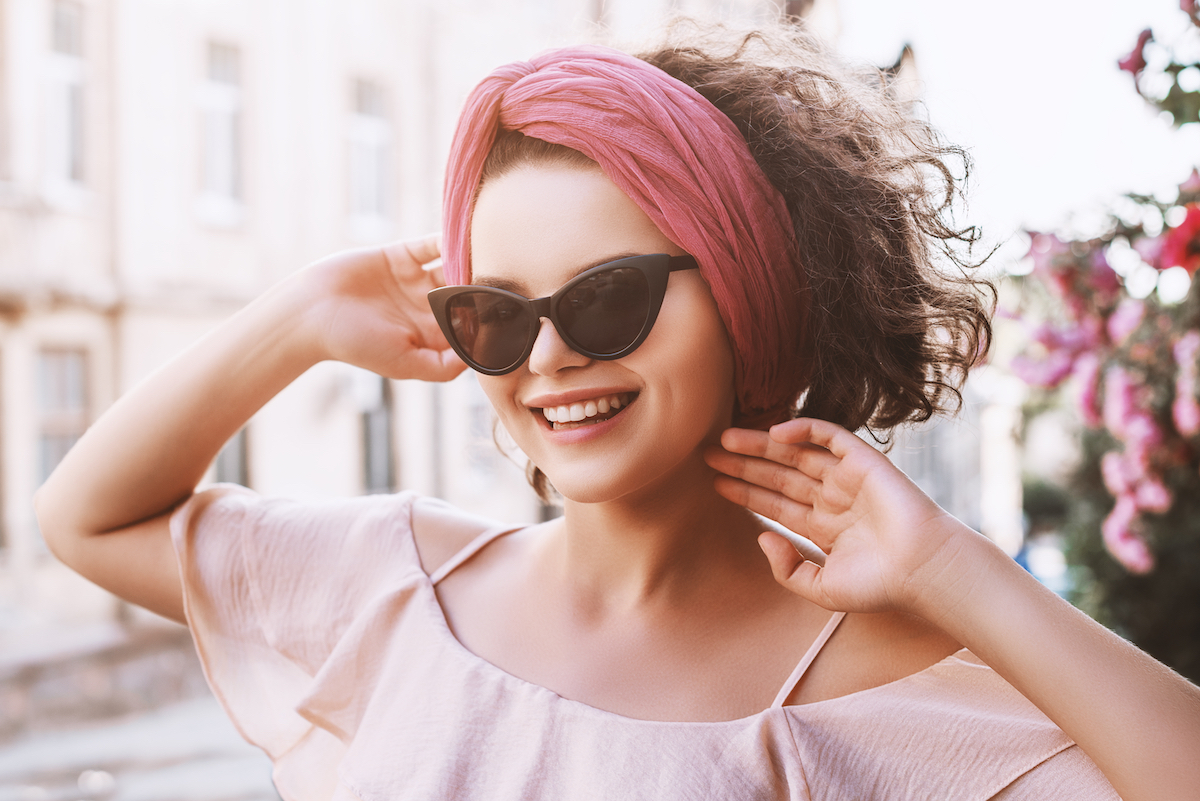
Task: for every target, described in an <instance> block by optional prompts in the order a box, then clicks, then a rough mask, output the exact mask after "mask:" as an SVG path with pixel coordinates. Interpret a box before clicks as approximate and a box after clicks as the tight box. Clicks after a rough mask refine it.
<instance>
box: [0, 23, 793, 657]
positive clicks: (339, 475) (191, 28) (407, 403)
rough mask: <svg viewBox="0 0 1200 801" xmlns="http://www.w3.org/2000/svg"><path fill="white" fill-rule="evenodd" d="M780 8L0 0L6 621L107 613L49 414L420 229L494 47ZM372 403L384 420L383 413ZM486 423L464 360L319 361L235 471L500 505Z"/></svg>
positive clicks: (296, 493) (342, 491)
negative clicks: (428, 380) (48, 515)
mask: <svg viewBox="0 0 1200 801" xmlns="http://www.w3.org/2000/svg"><path fill="white" fill-rule="evenodd" d="M780 8H781V6H780V5H779V4H778V3H777V2H775V0H727V1H726V2H716V0H686V1H684V0H677V1H676V2H669V1H668V0H654V1H653V2H646V1H645V0H605V1H604V2H599V0H521V1H520V2H514V1H513V0H482V2H473V3H467V2H465V0H444V1H443V2H438V3H433V2H424V1H421V0H408V1H406V2H394V1H389V0H307V1H306V2H303V3H297V2H295V0H172V2H169V3H164V2H161V0H74V1H73V2H72V1H71V0H0V646H4V645H11V644H12V643H13V642H14V641H15V640H14V638H18V639H19V636H20V634H21V632H26V633H28V632H31V631H32V632H36V631H37V630H38V628H37V627H38V626H40V625H43V624H47V623H55V622H58V623H65V624H72V625H73V624H77V623H86V622H89V621H98V620H105V619H109V618H112V617H113V616H114V615H118V614H127V612H122V611H121V607H120V605H119V604H117V603H116V602H115V601H114V600H113V599H112V598H111V597H109V596H107V595H106V594H105V593H103V592H101V591H98V590H96V589H95V588H94V587H92V586H91V585H90V584H88V583H87V582H86V581H84V580H82V579H80V578H78V577H77V576H75V575H74V574H72V573H71V572H70V571H68V570H66V569H65V568H63V567H62V566H61V565H59V564H58V563H57V562H55V561H54V560H53V559H52V558H51V557H50V555H49V554H48V552H47V551H46V548H45V546H44V544H43V543H42V542H41V539H40V536H39V534H38V532H37V527H36V521H35V520H34V517H33V513H32V507H31V504H30V498H31V496H32V493H33V491H34V490H35V489H36V487H37V485H38V484H39V483H40V481H41V480H42V477H43V475H42V474H43V473H44V472H45V470H44V469H43V467H41V466H40V464H39V459H42V457H41V456H39V454H41V453H42V452H43V451H46V450H47V447H48V446H47V445H46V443H47V442H49V440H47V436H48V434H47V432H48V431H50V430H51V429H54V430H55V431H58V430H59V429H61V428H62V426H64V425H66V426H67V427H68V428H69V427H70V425H72V423H71V420H75V419H80V420H82V421H83V423H82V424H83V425H86V423H88V422H90V421H92V420H94V419H95V418H96V417H97V416H98V415H99V414H100V413H102V412H103V411H104V410H105V409H106V408H107V407H108V406H109V405H111V404H112V403H113V401H114V400H115V399H116V398H117V397H118V396H119V395H120V394H121V393H123V392H125V391H128V390H129V389H130V388H131V387H133V386H134V385H135V384H137V383H138V382H139V381H141V380H142V379H143V378H145V377H146V376H147V375H148V374H150V373H151V372H152V371H153V370H155V369H156V368H158V367H159V366H161V365H162V364H164V363H165V362H166V361H168V360H169V359H171V358H173V357H174V356H176V355H177V354H179V353H180V352H181V351H183V350H184V349H185V348H186V347H188V346H189V345H190V344H191V343H193V342H195V341H196V340H197V339H199V338H200V337H201V336H203V335H204V334H205V333H206V332H207V331H210V330H212V329H213V328H214V327H215V326H217V325H219V324H220V323H221V321H223V320H225V319H226V318H228V317H229V316H230V315H231V314H232V313H234V312H235V311H236V310H237V309H239V308H241V307H242V306H243V305H245V303H247V302H248V301H249V300H250V299H252V298H253V297H255V296H256V295H257V294H259V293H260V292H262V291H263V290H264V289H265V288H266V287H268V286H270V285H271V284H272V283H274V282H276V281H278V280H281V279H282V278H285V277H286V276H288V275H289V274H291V273H292V272H293V271H295V270H297V269H299V268H300V267H301V266H302V265H304V264H306V263H308V262H311V261H312V260H314V259H317V258H320V257H321V256H323V255H325V254H328V253H330V252H333V251H336V250H339V249H344V248H348V247H356V246H363V245H367V244H370V243H376V242H380V241H386V240H389V239H392V238H395V237H406V236H416V235H420V234H423V233H426V232H429V231H432V230H436V229H437V227H438V225H439V217H440V213H439V197H440V186H441V181H442V171H443V165H444V163H445V157H446V151H447V149H448V146H449V142H450V136H451V132H452V129H453V125H454V122H455V119H456V117H457V113H458V110H459V108H460V106H461V104H462V101H463V99H464V98H465V96H466V94H467V92H468V91H469V90H470V88H471V87H472V86H474V84H475V83H476V82H478V80H479V79H480V78H482V77H483V76H484V75H485V74H486V73H487V72H488V71H490V70H491V69H493V68H494V67H495V66H497V65H498V64H501V63H504V62H506V61H511V60H516V59H520V58H526V57H528V56H530V55H531V54H533V53H536V52H538V51H540V50H543V49H545V48H547V47H551V46H556V45H561V44H567V43H571V42H580V41H589V40H593V39H595V38H597V36H598V34H599V33H600V31H601V28H602V27H603V28H605V29H609V30H611V32H612V33H613V34H614V35H615V38H616V39H617V40H631V39H636V38H637V37H638V36H640V35H641V34H642V32H643V31H645V30H648V29H652V28H653V27H654V24H655V21H657V20H659V19H662V18H664V17H665V16H667V15H668V14H670V13H672V12H674V11H683V12H688V13H705V12H719V14H720V15H722V16H725V17H726V18H729V19H734V20H740V21H754V20H761V19H765V18H769V17H773V16H775V15H777V14H778V13H779V11H780ZM73 26H74V27H73ZM72 93H73V94H72ZM70 98H75V100H70ZM72 102H74V103H75V105H74V106H72V105H71V103H72ZM72 109H74V110H72ZM72 114H74V115H75V117H72V116H71V115H72ZM76 118H77V119H76ZM65 120H74V122H73V123H70V124H68V123H66V122H64V121H65ZM72 125H74V127H72ZM222 132H224V133H222ZM72 136H74V137H75V139H71V137H72ZM64 142H65V143H67V145H69V144H70V143H71V142H76V143H78V145H79V146H78V148H77V150H78V152H77V153H75V152H74V151H71V152H72V153H74V155H72V156H71V158H66V159H65V160H64V158H63V157H59V156H56V155H55V154H56V153H62V152H65V151H64ZM67 151H70V147H67ZM379 154H383V155H382V156H380V155H379ZM373 159H377V160H373ZM222 164H223V165H226V166H228V165H229V164H235V165H236V168H234V169H223V168H219V167H220V165H222ZM64 165H65V166H64ZM214 165H216V166H214ZM364 165H366V166H365V168H364ZM364 175H365V176H366V179H364V180H366V183H364V182H363V180H359V178H361V177H362V176H364ZM355 176H358V178H356V177H355ZM372 177H377V178H379V180H378V182H377V183H371V180H370V179H371V178H372ZM356 181H357V183H356ZM364 199H365V200H364ZM364 203H365V206H364ZM365 207H369V208H367V210H366V211H364V210H363V209H364V208H365ZM372 209H373V210H372ZM64 353H65V354H66V355H65V356H64V355H62V354H64ZM64 365H66V367H64ZM68 368H69V369H68ZM47 371H49V373H53V374H55V375H57V373H56V372H55V371H58V373H62V374H63V375H64V376H67V377H66V378H64V379H61V380H59V379H55V380H51V381H50V384H52V385H53V386H52V387H51V389H52V390H53V391H57V392H59V393H60V394H61V393H62V392H68V394H69V391H74V390H72V389H71V387H73V386H74V384H73V383H72V382H76V381H77V378H78V376H79V375H82V376H83V377H84V378H83V382H84V384H83V388H82V390H81V392H82V395H81V397H82V400H78V402H77V403H76V402H75V401H70V402H69V403H68V401H63V400H61V399H60V400H59V401H55V403H58V404H59V405H60V406H61V405H62V404H63V403H67V404H68V405H70V404H71V403H75V406H71V408H70V409H67V410H65V411H64V410H63V409H57V407H56V408H55V409H49V408H48V407H47V403H48V402H49V401H48V400H47V397H48V396H47V395H46V393H47V392H48V391H50V390H47V389H46V387H45V386H42V385H43V384H46V381H47V380H49V379H44V376H43V379H44V380H41V383H39V376H40V375H42V374H44V373H47ZM72 376H75V378H72ZM56 382H57V383H56ZM64 382H65V383H64ZM60 385H61V386H60ZM54 387H57V388H58V389H54ZM64 387H65V389H64ZM51 394H53V392H51ZM64 397H65V396H64ZM72 397H74V396H72ZM68 400H69V399H68ZM381 404H382V406H381ZM76 407H78V408H76ZM385 407H386V409H387V410H388V413H390V415H391V420H390V422H388V423H387V424H386V425H379V424H378V423H379V421H380V419H381V418H380V417H379V415H380V409H381V408H385ZM370 415H374V417H372V418H371V419H373V420H375V426H374V428H371V429H370V430H371V431H374V432H376V433H375V434H374V436H375V440H373V442H374V443H375V445H374V447H378V445H379V442H378V437H379V436H384V437H385V438H387V439H388V443H387V444H388V446H389V447H390V457H388V458H390V459H391V464H390V465H387V466H388V468H389V469H388V470H385V471H384V473H383V474H379V471H378V467H379V464H380V461H379V459H376V460H375V461H374V464H375V468H372V469H374V470H375V472H374V473H372V472H371V470H370V469H368V467H367V456H368V454H367V453H366V448H367V441H366V439H365V436H364V432H365V431H366V430H367V422H366V421H367V418H368V416H370ZM64 421H65V422H64ZM55 426H58V428H54V427H55ZM379 432H384V433H383V434H380V433H379ZM501 438H503V437H502V436H501ZM492 440H493V423H492V414H491V411H490V408H489V407H488V406H487V403H486V401H485V400H484V399H483V396H482V392H481V391H480V390H479V387H478V385H477V384H476V383H475V381H474V379H473V377H472V376H470V375H464V376H462V377H460V378H459V379H457V380H455V381H453V382H450V383H448V384H446V385H429V384H423V383H420V382H408V381H405V382H394V383H392V385H391V386H390V387H388V388H387V389H386V390H385V389H384V388H383V387H382V385H381V384H380V380H379V379H378V378H377V377H374V376H371V375H369V374H365V373H364V372H363V371H361V370H355V369H354V368H350V367H347V366H345V365H338V364H331V363H327V364H321V365H318V366H317V367H315V368H313V369H312V370H311V371H310V372H309V373H308V374H306V375H305V376H303V377H302V378H301V379H300V380H298V381H297V382H295V384H294V385H293V386H291V387H289V388H288V389H287V390H285V391H284V392H283V393H281V394H280V395H279V396H278V397H277V398H275V399H274V400H273V401H271V402H270V403H269V404H267V406H266V407H265V408H264V409H263V410H262V411H261V412H260V413H259V414H258V415H256V416H255V418H254V419H253V420H252V421H251V422H250V423H249V425H248V428H247V430H246V432H245V436H244V443H245V445H244V457H245V459H244V461H245V465H244V466H245V470H244V474H242V475H241V480H244V481H245V482H246V483H248V484H249V485H250V486H251V487H253V488H254V489H256V490H258V491H261V492H264V493H269V494H275V495H287V496H293V497H333V496H348V495H355V494H359V493H362V492H364V491H367V489H368V488H370V487H372V486H374V487H375V488H379V486H378V485H379V482H380V481H381V480H382V481H387V480H390V481H391V482H392V486H393V487H394V488H397V489H413V490H416V491H420V492H425V493H432V494H437V495H440V496H442V497H445V498H447V499H448V500H450V501H451V502H453V503H456V504H458V505H460V506H462V507H464V508H466V509H469V510H473V511H477V512H483V513H486V514H488V515H490V516H493V517H497V518H500V519H506V520H510V521H513V522H520V521H532V520H536V519H538V518H539V517H540V516H541V515H543V514H544V510H543V509H542V507H541V504H540V503H539V501H538V500H537V499H536V498H535V497H534V495H533V493H532V492H531V491H530V490H529V488H528V486H527V484H526V482H525V479H524V475H523V472H524V470H523V459H522V458H521V456H520V454H519V453H517V454H513V455H511V456H505V455H504V454H501V453H500V452H499V451H498V450H496V448H495V446H494V445H493V441H492ZM55 442H58V440H56V441H55ZM51 444H53V443H51ZM60 444H61V443H60ZM54 447H58V445H55V446H54ZM509 449H510V450H514V451H515V449H513V448H511V445H510V447H509ZM50 450H51V451H52V450H53V448H50ZM47 452H49V451H47ZM42 461H44V459H42ZM229 463H232V464H239V463H240V462H239V460H238V459H236V458H235V459H234V460H233V462H229ZM385 463H386V460H385ZM223 464H226V462H223ZM210 477H214V478H215V477H216V472H215V471H210Z"/></svg>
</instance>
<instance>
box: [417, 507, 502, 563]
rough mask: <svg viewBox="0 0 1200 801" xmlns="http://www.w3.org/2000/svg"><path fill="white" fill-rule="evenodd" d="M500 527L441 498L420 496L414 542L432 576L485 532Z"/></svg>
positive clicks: (422, 561)
mask: <svg viewBox="0 0 1200 801" xmlns="http://www.w3.org/2000/svg"><path fill="white" fill-rule="evenodd" d="M497 525H499V524H498V523H497V522H496V521H494V520H489V519H487V518H485V517H478V516H476V515H473V514H469V513H468V512H464V511H463V510H461V509H459V508H458V507H456V506H453V505H452V504H449V503H446V502H445V501H443V500H440V499H438V498H428V497H418V498H417V499H416V500H414V501H413V505H412V529H413V539H414V540H415V541H416V544H417V555H418V556H419V557H420V558H421V567H423V568H424V569H425V572H426V573H433V572H434V571H435V570H437V569H438V568H439V567H441V566H442V565H443V564H444V563H445V562H447V561H448V560H449V559H450V558H451V557H452V556H454V554H456V553H458V552H459V551H461V550H462V549H463V548H465V547H467V545H469V544H470V543H471V541H472V540H474V539H475V538H476V537H478V536H479V535H480V534H482V533H483V532H485V531H487V530H488V529H490V528H495V527H496V526H497Z"/></svg>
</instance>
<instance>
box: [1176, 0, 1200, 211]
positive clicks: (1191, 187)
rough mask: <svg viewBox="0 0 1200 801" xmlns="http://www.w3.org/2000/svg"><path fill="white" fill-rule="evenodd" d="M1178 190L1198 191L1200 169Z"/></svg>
mask: <svg viewBox="0 0 1200 801" xmlns="http://www.w3.org/2000/svg"><path fill="white" fill-rule="evenodd" d="M1185 2H1186V0H1185ZM1192 8H1193V9H1194V8H1195V0H1192ZM1179 192H1180V194H1183V193H1188V194H1190V193H1192V192H1200V170H1198V169H1196V168H1195V167H1192V174H1191V175H1189V176H1188V177H1187V180H1186V181H1184V182H1183V183H1181V184H1180V185H1179Z"/></svg>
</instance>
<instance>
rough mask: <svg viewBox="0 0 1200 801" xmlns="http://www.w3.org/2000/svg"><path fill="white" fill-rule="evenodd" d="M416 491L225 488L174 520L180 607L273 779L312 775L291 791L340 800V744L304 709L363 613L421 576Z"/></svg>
mask: <svg viewBox="0 0 1200 801" xmlns="http://www.w3.org/2000/svg"><path fill="white" fill-rule="evenodd" d="M413 498H414V496H412V495H411V494H401V495H374V496H366V497H362V498H354V499H345V500H337V501H330V502H323V503H298V502H295V501H289V500H283V499H266V498H262V497H260V496H258V495H256V494H255V493H253V492H251V491H249V490H247V489H244V488H241V487H233V486H227V485H220V486H217V487H214V488H212V489H209V490H206V491H204V492H201V493H198V494H197V495H195V496H193V497H192V498H191V499H190V500H189V501H187V502H186V503H185V504H183V505H182V506H181V507H180V508H179V509H178V510H177V511H176V512H175V513H174V514H173V515H172V518H171V536H172V540H173V542H174V546H175V551H176V555H177V557H178V560H179V569H180V576H181V579H182V583H183V590H184V609H185V612H186V614H187V621H188V625H189V626H190V628H191V630H192V635H193V637H194V639H195V642H196V648H197V651H198V652H199V655H200V660H201V663H202V664H203V667H204V671H205V675H206V677H207V679H208V682H209V685H210V686H211V687H212V689H213V691H214V693H215V694H216V696H217V698H218V699H219V700H220V702H221V704H222V705H223V706H224V708H225V710H226V712H227V713H228V714H229V716H230V718H231V719H232V720H233V723H234V725H235V726H237V728H238V730H239V731H240V732H241V733H242V735H243V736H244V737H245V738H246V739H247V740H248V741H249V742H251V743H253V744H255V745H257V746H259V747H261V748H262V749H263V750H264V751H266V753H267V754H268V755H269V756H270V757H271V759H272V760H273V761H274V762H275V763H276V775H277V776H278V775H279V774H280V765H281V763H282V762H288V763H292V768H291V769H290V771H289V775H291V776H297V775H302V774H303V775H307V777H308V778H307V779H306V780H305V781H306V783H307V784H308V787H307V789H306V790H305V791H298V792H297V793H295V794H286V795H285V797H288V798H293V797H294V798H308V797H312V798H330V797H331V795H333V791H334V788H333V783H334V781H335V775H336V762H337V761H338V759H339V753H340V749H341V744H339V743H338V742H337V738H336V737H334V736H333V735H331V734H330V733H328V732H324V731H319V730H315V727H314V725H313V723H312V722H311V721H310V720H308V719H307V718H306V717H304V716H303V715H302V714H301V713H300V711H299V707H300V705H301V702H302V701H303V699H304V698H305V696H306V695H308V694H309V693H310V692H311V691H312V685H313V680H314V677H315V676H316V675H317V674H318V673H319V672H320V670H321V668H322V666H323V665H324V664H325V663H326V661H327V660H328V658H329V655H330V654H331V652H332V651H333V650H334V648H335V646H336V645H337V643H338V642H339V640H340V639H341V638H342V637H343V635H344V634H345V632H346V631H347V630H348V629H349V628H350V627H351V626H352V625H353V622H354V620H355V619H356V617H358V616H359V615H360V613H361V612H362V610H363V609H364V608H366V607H367V606H369V605H370V603H371V602H372V600H373V599H375V598H377V597H378V596H380V595H381V594H383V593H387V592H389V591H391V589H392V588H393V587H395V586H396V585H398V584H404V583H409V582H411V581H413V579H414V577H416V576H423V575H424V574H423V572H422V571H421V566H420V560H419V558H418V556H417V552H416V547H415V544H414V543H413V539H412V504H413ZM363 689H364V691H367V690H369V689H370V688H363ZM280 791H281V792H283V791H284V788H283V787H280ZM310 791H311V792H310Z"/></svg>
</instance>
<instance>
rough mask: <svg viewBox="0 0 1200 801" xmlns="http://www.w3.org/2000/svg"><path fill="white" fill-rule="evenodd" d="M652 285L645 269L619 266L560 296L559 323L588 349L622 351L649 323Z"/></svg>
mask: <svg viewBox="0 0 1200 801" xmlns="http://www.w3.org/2000/svg"><path fill="white" fill-rule="evenodd" d="M649 306H650V286H649V284H647V282H646V276H645V275H644V274H643V273H642V271H641V270H636V269H632V268H628V267H616V268H613V269H611V270H603V271H601V272H598V273H596V274H595V275H592V276H590V277H588V278H587V279H585V280H583V281H581V282H580V283H578V284H575V285H574V286H572V287H571V288H570V289H568V290H567V291H566V292H564V293H563V295H562V297H561V298H560V299H559V302H558V308H557V309H556V312H557V314H558V320H559V323H560V324H561V325H562V327H563V328H564V329H565V330H566V331H567V332H568V333H569V334H570V336H571V337H572V338H573V339H574V340H575V341H576V342H577V343H578V344H579V345H580V346H581V347H583V348H584V349H586V350H589V351H591V352H592V353H596V354H612V353H619V352H621V351H622V350H624V349H625V348H627V347H629V345H631V344H632V343H633V342H634V340H636V339H637V337H638V335H639V334H640V333H641V331H642V327H643V326H644V325H645V324H646V315H647V310H648V309H649Z"/></svg>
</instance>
